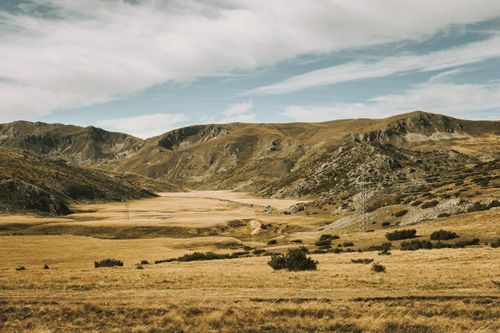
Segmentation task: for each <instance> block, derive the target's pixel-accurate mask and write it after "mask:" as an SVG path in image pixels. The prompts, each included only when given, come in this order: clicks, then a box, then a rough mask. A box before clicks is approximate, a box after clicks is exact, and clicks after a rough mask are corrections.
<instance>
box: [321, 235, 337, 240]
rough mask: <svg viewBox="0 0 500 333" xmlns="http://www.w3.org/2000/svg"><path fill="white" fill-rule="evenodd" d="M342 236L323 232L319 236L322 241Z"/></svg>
mask: <svg viewBox="0 0 500 333" xmlns="http://www.w3.org/2000/svg"><path fill="white" fill-rule="evenodd" d="M339 238H340V237H339V236H337V235H328V234H323V235H321V236H319V240H320V241H326V240H334V239H339Z"/></svg>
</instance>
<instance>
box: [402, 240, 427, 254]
mask: <svg viewBox="0 0 500 333" xmlns="http://www.w3.org/2000/svg"><path fill="white" fill-rule="evenodd" d="M432 248H433V245H432V243H431V242H430V241H428V240H419V239H414V240H411V241H408V242H402V243H401V250H402V251H416V250H420V249H427V250H430V249H432Z"/></svg>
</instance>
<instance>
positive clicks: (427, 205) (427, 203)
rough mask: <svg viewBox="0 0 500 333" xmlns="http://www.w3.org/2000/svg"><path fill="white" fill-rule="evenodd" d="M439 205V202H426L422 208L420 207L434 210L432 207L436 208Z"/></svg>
mask: <svg viewBox="0 0 500 333" xmlns="http://www.w3.org/2000/svg"><path fill="white" fill-rule="evenodd" d="M437 204H438V201H437V200H432V201H427V202H424V203H423V204H422V206H420V208H423V209H426V208H432V207H436V206H437Z"/></svg>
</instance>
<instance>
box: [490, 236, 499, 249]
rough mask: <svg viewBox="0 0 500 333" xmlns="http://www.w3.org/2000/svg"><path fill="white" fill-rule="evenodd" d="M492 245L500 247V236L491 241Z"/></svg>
mask: <svg viewBox="0 0 500 333" xmlns="http://www.w3.org/2000/svg"><path fill="white" fill-rule="evenodd" d="M490 245H491V247H492V248H494V249H496V248H497V247H500V238H497V239H496V240H495V241H493V242H491V244H490Z"/></svg>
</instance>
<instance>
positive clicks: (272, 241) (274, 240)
mask: <svg viewBox="0 0 500 333" xmlns="http://www.w3.org/2000/svg"><path fill="white" fill-rule="evenodd" d="M276 244H278V240H276V239H271V240H269V242H267V245H276Z"/></svg>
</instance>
